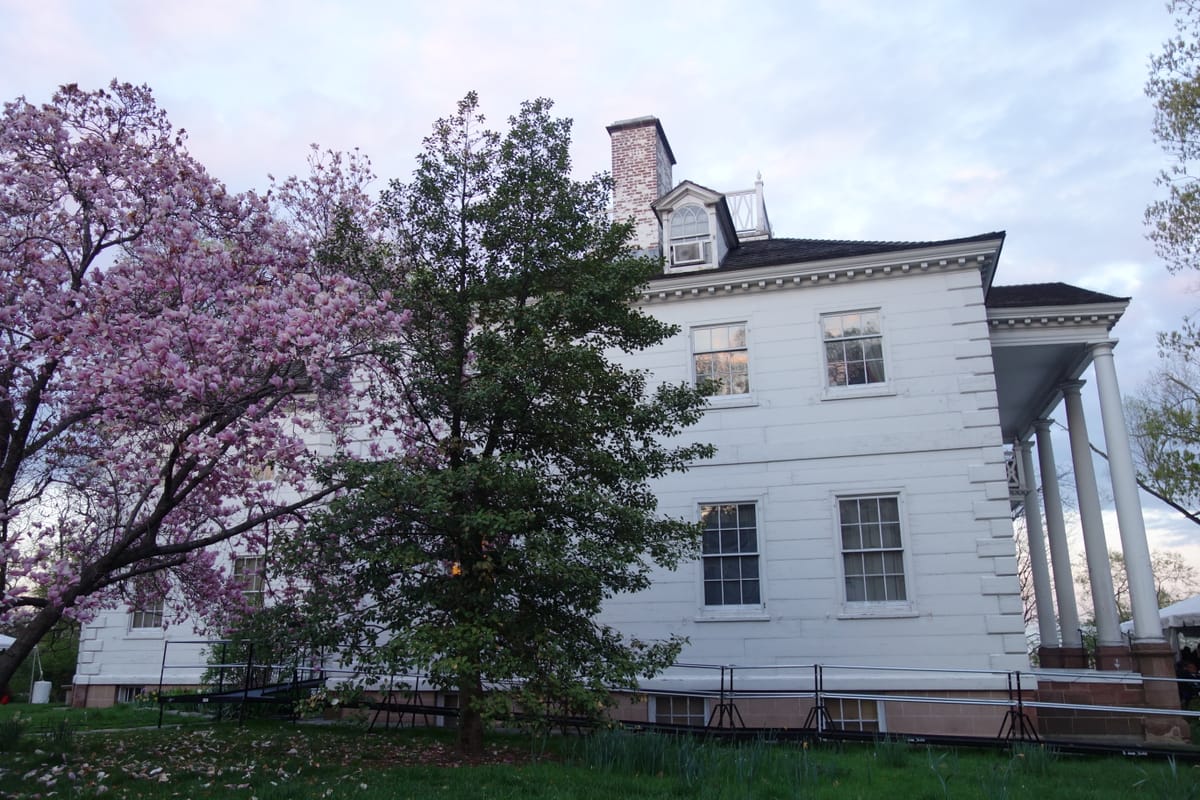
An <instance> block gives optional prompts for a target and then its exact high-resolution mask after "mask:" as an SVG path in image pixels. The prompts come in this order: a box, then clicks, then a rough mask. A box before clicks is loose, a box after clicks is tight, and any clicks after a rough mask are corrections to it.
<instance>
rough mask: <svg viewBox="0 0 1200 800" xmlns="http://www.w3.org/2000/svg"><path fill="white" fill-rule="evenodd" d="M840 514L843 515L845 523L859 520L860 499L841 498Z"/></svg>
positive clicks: (843, 522) (839, 504)
mask: <svg viewBox="0 0 1200 800" xmlns="http://www.w3.org/2000/svg"><path fill="white" fill-rule="evenodd" d="M838 515H839V516H841V518H842V524H843V525H845V524H847V523H850V522H858V501H856V500H839V501H838Z"/></svg>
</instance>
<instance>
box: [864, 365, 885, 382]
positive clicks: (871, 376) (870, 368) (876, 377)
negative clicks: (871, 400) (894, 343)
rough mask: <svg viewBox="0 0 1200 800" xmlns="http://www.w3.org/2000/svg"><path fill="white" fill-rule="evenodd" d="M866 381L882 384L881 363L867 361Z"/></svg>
mask: <svg viewBox="0 0 1200 800" xmlns="http://www.w3.org/2000/svg"><path fill="white" fill-rule="evenodd" d="M866 369H867V381H868V382H870V383H883V381H884V377H883V362H882V361H868V362H867V364H866Z"/></svg>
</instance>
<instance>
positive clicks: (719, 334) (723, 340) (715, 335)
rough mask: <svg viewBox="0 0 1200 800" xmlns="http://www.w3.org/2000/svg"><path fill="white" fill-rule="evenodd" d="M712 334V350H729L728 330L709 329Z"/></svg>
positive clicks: (723, 328)
mask: <svg viewBox="0 0 1200 800" xmlns="http://www.w3.org/2000/svg"><path fill="white" fill-rule="evenodd" d="M709 330H710V331H711V333H712V348H711V349H713V350H728V349H729V328H725V327H721V328H709Z"/></svg>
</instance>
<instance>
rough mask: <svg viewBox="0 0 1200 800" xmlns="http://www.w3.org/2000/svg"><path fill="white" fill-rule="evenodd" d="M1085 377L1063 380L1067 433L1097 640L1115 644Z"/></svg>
mask: <svg viewBox="0 0 1200 800" xmlns="http://www.w3.org/2000/svg"><path fill="white" fill-rule="evenodd" d="M1081 386H1083V381H1071V382H1070V383H1066V384H1063V388H1062V392H1063V400H1064V402H1065V403H1066V406H1067V433H1069V434H1070V437H1071V463H1072V465H1073V466H1074V469H1075V495H1076V497H1077V498H1078V499H1079V522H1080V524H1081V525H1082V526H1083V549H1084V552H1085V553H1086V555H1087V565H1088V580H1089V581H1090V582H1091V586H1092V605H1093V607H1094V609H1095V611H1096V640H1097V643H1098V644H1100V645H1102V646H1110V647H1116V646H1119V645H1120V644H1121V643H1122V642H1121V631H1120V629H1119V627H1118V625H1119V624H1120V617H1118V615H1117V598H1116V594H1115V593H1114V591H1113V582H1112V568H1111V566H1110V565H1109V562H1108V543H1107V542H1106V541H1105V539H1104V519H1103V517H1102V516H1101V514H1100V492H1099V490H1098V489H1097V488H1096V468H1095V466H1094V465H1093V464H1092V451H1091V447H1090V445H1089V443H1088V431H1087V421H1086V420H1085V419H1084V416H1083V401H1082V400H1081V399H1080V397H1079V389H1080V387H1081Z"/></svg>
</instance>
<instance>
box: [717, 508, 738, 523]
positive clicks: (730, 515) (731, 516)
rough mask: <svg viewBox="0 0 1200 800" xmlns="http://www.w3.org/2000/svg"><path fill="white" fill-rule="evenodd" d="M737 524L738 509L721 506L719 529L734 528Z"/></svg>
mask: <svg viewBox="0 0 1200 800" xmlns="http://www.w3.org/2000/svg"><path fill="white" fill-rule="evenodd" d="M737 524H738V507H737V506H734V505H724V506H721V527H722V528H736V527H737Z"/></svg>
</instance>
